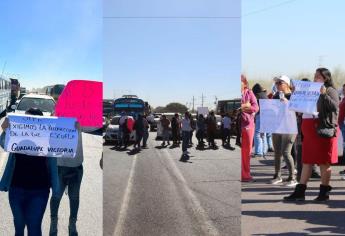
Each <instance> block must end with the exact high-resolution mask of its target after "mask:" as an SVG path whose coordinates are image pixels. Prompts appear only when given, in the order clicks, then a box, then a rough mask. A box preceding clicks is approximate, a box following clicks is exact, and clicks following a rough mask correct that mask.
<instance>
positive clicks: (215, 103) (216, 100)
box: [214, 96, 218, 109]
mask: <svg viewBox="0 0 345 236" xmlns="http://www.w3.org/2000/svg"><path fill="white" fill-rule="evenodd" d="M214 98H215V101H214V106H215V107H216V109H217V103H218V98H217V96H214Z"/></svg>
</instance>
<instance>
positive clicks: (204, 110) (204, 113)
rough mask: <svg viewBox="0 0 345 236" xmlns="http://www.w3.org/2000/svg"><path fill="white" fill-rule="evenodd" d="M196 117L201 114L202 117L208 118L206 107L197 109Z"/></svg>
mask: <svg viewBox="0 0 345 236" xmlns="http://www.w3.org/2000/svg"><path fill="white" fill-rule="evenodd" d="M197 113H198V115H200V114H202V115H203V116H204V117H206V116H208V113H209V111H208V107H198V108H197Z"/></svg>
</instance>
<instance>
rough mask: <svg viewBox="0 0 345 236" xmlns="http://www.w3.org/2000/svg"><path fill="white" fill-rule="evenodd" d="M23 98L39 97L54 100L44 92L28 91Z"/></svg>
mask: <svg viewBox="0 0 345 236" xmlns="http://www.w3.org/2000/svg"><path fill="white" fill-rule="evenodd" d="M23 98H41V99H51V100H54V98H52V97H51V96H49V95H45V94H35V93H30V94H26V95H24V96H23V97H22V99H23Z"/></svg>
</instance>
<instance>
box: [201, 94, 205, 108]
mask: <svg viewBox="0 0 345 236" xmlns="http://www.w3.org/2000/svg"><path fill="white" fill-rule="evenodd" d="M205 98H206V96H204V94H203V93H202V94H201V106H202V107H204V99H205Z"/></svg>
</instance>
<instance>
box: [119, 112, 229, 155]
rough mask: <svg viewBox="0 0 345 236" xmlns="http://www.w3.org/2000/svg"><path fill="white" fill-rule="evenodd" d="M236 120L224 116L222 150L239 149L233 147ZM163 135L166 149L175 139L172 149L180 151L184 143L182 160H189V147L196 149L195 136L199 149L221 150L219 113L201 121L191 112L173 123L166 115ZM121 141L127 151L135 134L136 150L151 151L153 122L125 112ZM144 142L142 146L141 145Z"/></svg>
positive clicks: (122, 116) (162, 129)
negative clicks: (176, 148)
mask: <svg viewBox="0 0 345 236" xmlns="http://www.w3.org/2000/svg"><path fill="white" fill-rule="evenodd" d="M231 123H232V120H231V118H230V115H229V114H224V115H223V116H222V121H221V136H222V146H224V147H227V148H228V149H230V150H234V149H235V148H234V147H232V146H231V144H230V138H231ZM160 125H161V133H162V143H161V146H162V147H167V146H169V145H170V139H172V146H171V147H172V148H173V147H179V146H180V144H181V140H182V160H185V159H186V158H188V150H187V149H188V147H191V146H193V145H194V144H193V135H194V131H195V136H196V138H197V140H198V144H197V146H196V148H197V149H204V148H205V146H206V142H205V141H207V142H208V147H209V148H211V149H217V148H218V146H217V144H216V142H215V139H216V137H217V132H218V129H217V120H216V116H215V113H214V112H213V111H211V112H210V113H209V115H207V116H206V117H205V116H204V115H203V114H199V115H197V119H196V120H195V119H193V117H192V115H191V114H190V113H189V112H186V113H185V114H184V117H183V118H180V116H179V114H177V113H176V114H175V115H174V116H173V117H172V119H171V120H169V119H168V118H167V117H166V115H164V114H163V115H162V117H161V119H160ZM119 130H120V132H119V133H120V135H119V137H120V138H119V141H118V142H117V147H118V148H122V147H124V148H125V149H126V148H127V147H128V145H129V140H130V135H131V134H132V133H133V132H135V140H134V149H135V150H137V151H140V150H141V148H146V147H147V140H148V137H149V122H148V120H147V118H146V116H143V115H141V114H138V115H136V116H134V115H132V116H128V115H127V114H126V113H125V112H122V113H121V117H120V119H119ZM141 142H142V145H141Z"/></svg>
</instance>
